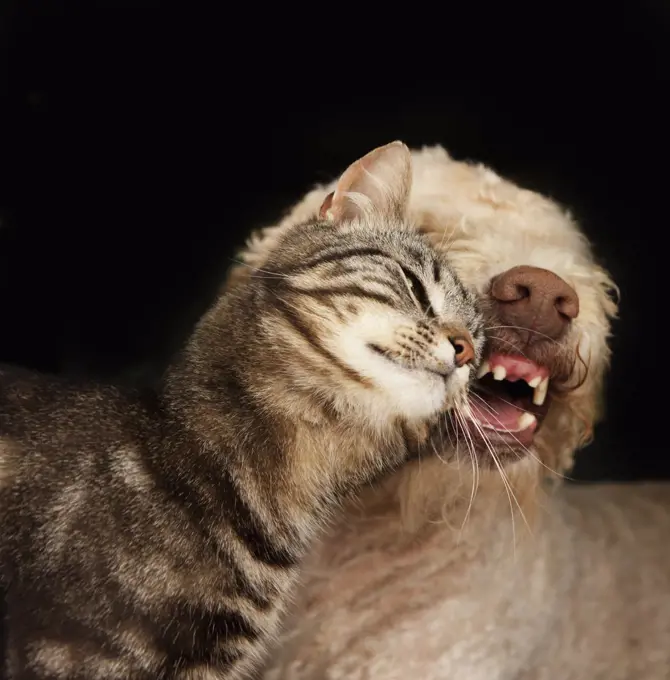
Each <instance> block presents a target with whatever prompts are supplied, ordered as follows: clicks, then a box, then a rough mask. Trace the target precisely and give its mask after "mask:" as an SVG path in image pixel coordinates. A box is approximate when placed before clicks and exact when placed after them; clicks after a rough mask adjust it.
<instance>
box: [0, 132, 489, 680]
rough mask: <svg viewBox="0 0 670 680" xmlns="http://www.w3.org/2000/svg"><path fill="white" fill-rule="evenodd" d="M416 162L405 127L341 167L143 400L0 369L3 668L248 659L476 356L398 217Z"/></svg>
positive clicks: (90, 674)
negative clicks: (344, 502) (333, 184)
mask: <svg viewBox="0 0 670 680" xmlns="http://www.w3.org/2000/svg"><path fill="white" fill-rule="evenodd" d="M410 169H411V168H410V160H409V152H408V151H407V149H406V148H405V147H404V146H403V145H401V144H398V143H396V144H393V145H389V146H387V147H383V148H382V149H379V150H376V151H375V152H372V154H369V155H368V156H366V157H365V158H363V159H362V160H361V161H358V162H357V163H356V164H354V165H353V166H352V167H351V168H350V169H349V170H348V171H347V172H346V173H345V174H344V175H343V177H342V180H341V183H340V185H339V186H338V191H336V192H335V194H334V195H333V196H332V197H330V198H329V199H328V201H327V204H326V205H324V210H323V217H322V218H321V219H319V220H318V221H316V222H312V223H309V224H305V225H303V226H302V227H298V228H296V229H294V230H291V232H290V233H288V234H287V236H286V238H285V239H284V241H283V242H282V243H281V244H280V245H279V246H278V247H277V249H276V251H275V254H274V255H273V256H272V257H271V258H270V260H269V261H268V262H267V264H266V265H265V267H264V269H263V271H256V272H254V274H253V275H252V276H251V277H250V279H249V282H248V284H246V285H245V286H240V287H238V288H237V289H236V290H235V291H234V292H232V293H231V294H229V295H227V296H222V297H221V298H220V299H219V300H218V301H217V302H216V303H215V304H214V306H213V307H212V309H211V310H210V311H209V312H208V313H207V314H206V315H205V316H204V318H203V319H202V321H201V322H200V323H199V325H198V326H197V328H196V330H195V332H194V334H193V336H192V337H191V339H190V340H189V341H188V343H187V344H186V347H185V349H184V350H183V352H182V353H181V354H180V356H179V357H178V358H177V360H176V361H175V362H174V364H173V365H172V366H171V368H170V370H169V371H168V374H167V377H166V380H165V382H164V386H163V388H162V389H161V390H159V391H158V393H156V394H154V393H152V394H139V393H132V394H131V393H126V392H123V391H122V390H119V389H116V388H113V387H102V386H90V385H88V386H86V385H79V384H73V383H70V382H68V381H66V380H63V379H60V378H58V379H57V378H49V377H45V376H39V375H34V374H31V373H28V372H25V371H21V370H16V369H9V368H3V369H2V370H0V522H1V524H2V538H1V540H0V549H1V558H2V579H3V585H4V587H5V588H6V589H7V592H8V598H7V611H8V616H7V621H6V623H7V630H8V649H7V662H6V669H5V670H6V672H7V673H8V675H9V678H12V679H17V678H18V679H21V680H23V679H31V678H35V679H37V678H40V679H44V678H68V679H73V680H74V679H81V680H83V679H84V678H85V679H86V680H102V679H103V678H104V679H105V680H114V679H121V678H123V679H137V680H143V679H145V678H146V679H147V680H148V679H149V678H151V679H156V678H164V679H166V680H167V679H168V678H175V679H176V678H180V679H181V678H183V679H186V678H192V679H196V678H237V677H239V676H240V675H241V674H242V673H243V672H244V671H245V670H248V669H249V668H250V666H251V665H252V664H253V662H254V660H255V659H258V658H259V657H260V656H261V655H262V653H263V651H264V649H265V647H266V644H267V642H268V641H269V640H270V639H271V638H272V636H273V635H274V634H275V633H276V631H277V629H278V625H279V623H280V620H281V616H282V613H283V611H284V608H285V604H286V601H287V598H288V597H289V596H290V592H291V587H292V586H293V584H294V582H295V580H296V576H297V569H298V566H299V563H300V560H301V558H302V556H303V555H304V554H305V551H306V549H307V548H308V546H309V543H310V541H311V540H312V539H313V537H314V535H315V533H316V531H317V530H318V528H319V526H320V525H322V524H323V522H324V520H326V519H327V517H328V515H329V513H330V512H331V511H332V509H333V508H334V507H335V506H336V505H337V503H338V501H339V500H340V499H341V498H342V497H343V496H344V495H345V494H348V493H350V492H351V491H353V490H355V489H356V487H358V486H360V485H361V484H364V483H367V482H369V481H371V480H372V479H373V478H374V477H376V476H377V475H379V474H381V473H383V472H384V471H385V470H388V469H390V468H392V467H393V466H396V465H398V464H401V463H402V462H403V461H404V460H405V459H406V458H407V456H408V455H410V454H411V453H412V452H414V451H416V448H415V445H416V444H418V445H419V446H421V445H424V446H425V445H426V435H427V434H428V435H429V434H430V430H429V429H427V427H428V426H430V425H431V424H432V423H433V421H434V419H435V417H436V416H437V415H438V414H439V413H441V412H442V411H443V410H444V409H446V408H449V407H450V405H452V404H454V403H456V402H457V401H458V400H461V399H463V397H464V393H465V390H467V385H468V381H469V379H470V375H471V373H472V372H473V371H474V370H475V369H476V366H477V363H478V361H479V358H480V355H481V350H482V343H483V328H482V322H481V319H480V317H479V315H478V312H477V311H476V309H475V305H474V300H473V298H472V297H471V296H470V295H469V294H468V293H467V292H466V291H465V290H464V289H463V287H462V286H461V285H460V283H459V282H458V281H457V279H456V278H455V276H454V274H453V273H452V272H451V270H450V268H449V266H448V264H447V262H446V261H445V260H444V258H443V256H441V255H439V254H437V252H436V251H435V250H434V249H433V248H431V247H430V245H429V244H428V243H427V242H426V241H424V240H423V237H422V236H420V235H419V234H418V233H417V232H416V231H414V230H412V229H408V228H407V225H406V223H405V222H404V217H403V215H404V210H405V203H406V200H407V193H408V188H409V184H410V181H411V173H410ZM464 348H470V350H471V352H470V354H467V352H465V354H464V353H463V350H464ZM466 355H467V356H466Z"/></svg>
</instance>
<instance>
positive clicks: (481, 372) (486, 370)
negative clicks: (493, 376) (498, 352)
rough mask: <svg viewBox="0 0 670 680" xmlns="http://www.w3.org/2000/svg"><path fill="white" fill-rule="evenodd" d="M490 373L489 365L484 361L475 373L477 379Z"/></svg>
mask: <svg viewBox="0 0 670 680" xmlns="http://www.w3.org/2000/svg"><path fill="white" fill-rule="evenodd" d="M490 372H491V364H489V362H488V361H485V362H484V363H483V364H482V365H481V366H480V367H479V370H478V371H477V377H478V378H483V377H484V376H485V375H486V374H487V373H490Z"/></svg>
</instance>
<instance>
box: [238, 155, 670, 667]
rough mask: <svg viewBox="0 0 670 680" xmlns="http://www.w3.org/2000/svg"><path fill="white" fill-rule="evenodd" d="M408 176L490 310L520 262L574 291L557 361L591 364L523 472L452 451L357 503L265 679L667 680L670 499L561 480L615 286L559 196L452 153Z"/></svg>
mask: <svg viewBox="0 0 670 680" xmlns="http://www.w3.org/2000/svg"><path fill="white" fill-rule="evenodd" d="M413 164H414V181H413V186H412V190H411V196H410V213H411V218H412V220H413V221H414V223H415V224H416V226H417V228H418V229H420V230H422V231H424V232H425V233H426V234H428V235H429V237H430V238H431V239H432V240H433V242H434V243H435V244H436V245H437V246H438V247H440V248H444V249H445V250H447V251H448V253H449V254H450V257H451V260H452V263H453V265H454V267H455V268H456V270H457V271H458V273H459V274H460V276H461V278H462V280H463V281H464V283H465V284H466V285H467V286H469V287H471V288H472V289H473V290H476V291H477V292H478V293H480V294H481V296H482V298H485V297H486V296H487V295H488V290H489V287H490V283H491V281H492V279H493V278H494V277H495V276H497V275H498V274H501V273H502V272H505V271H507V270H509V269H510V268H512V267H515V266H517V265H533V266H536V267H541V268H544V269H548V270H551V271H553V272H554V273H556V274H558V275H559V276H560V277H561V278H562V279H563V280H564V281H566V282H567V283H569V284H570V285H571V286H572V287H573V288H574V290H575V291H576V292H577V294H578V296H579V303H580V313H579V316H578V317H577V318H576V319H575V320H574V321H573V322H572V324H571V328H570V331H569V333H568V334H567V336H566V337H565V338H563V339H562V340H561V348H560V350H561V351H562V352H571V353H573V355H575V357H576V356H577V353H578V355H579V357H581V359H582V360H583V361H582V360H579V361H577V360H575V361H574V362H573V364H571V365H573V369H572V375H571V376H570V378H571V379H572V384H571V385H570V387H571V389H566V390H558V391H557V392H556V393H554V394H553V399H552V401H551V406H550V408H549V412H548V414H547V416H546V418H545V420H544V422H543V424H542V427H541V429H540V430H539V431H538V433H537V435H536V437H535V440H534V444H533V446H532V448H531V451H530V454H529V455H528V456H527V457H526V458H525V460H523V461H522V462H519V463H515V464H514V465H510V466H508V467H507V468H506V469H505V470H503V471H502V473H501V472H500V471H499V470H497V469H495V468H493V469H483V468H482V469H479V468H477V467H475V466H474V465H473V466H471V465H470V464H469V463H464V462H463V460H462V459H458V460H456V461H455V462H445V460H446V459H447V458H448V455H445V457H444V460H442V459H441V458H439V457H438V458H436V459H434V460H430V461H428V460H423V461H418V462H417V463H413V464H411V465H408V466H407V467H406V469H404V470H402V471H401V472H399V473H397V474H396V475H395V476H394V477H393V478H392V479H390V480H388V481H387V482H386V483H385V484H383V485H381V486H380V487H379V488H376V489H372V490H370V492H369V493H368V495H367V497H365V498H363V499H362V500H359V501H358V502H357V503H355V504H353V505H352V506H351V507H350V508H348V509H347V512H346V514H345V517H344V518H343V519H342V520H341V521H340V522H339V524H338V525H337V526H336V527H335V528H334V529H333V531H332V533H331V535H330V536H329V537H328V538H327V539H326V540H325V541H324V542H323V545H322V546H321V548H320V550H318V551H316V552H315V553H314V554H313V555H312V556H311V559H310V561H309V563H308V564H307V565H306V569H305V575H304V581H305V586H304V589H303V591H302V594H301V596H300V598H299V600H298V602H297V603H296V607H295V614H294V616H293V618H292V620H291V621H289V622H288V625H287V630H286V634H285V636H284V638H283V639H282V640H281V641H280V644H279V645H278V648H277V650H276V651H275V653H274V655H273V656H272V658H271V659H270V661H269V664H268V668H267V670H266V672H265V675H264V676H263V677H265V678H266V680H280V679H281V680H289V679H290V680H298V679H300V680H308V679H310V680H317V679H318V680H323V679H326V678H327V679H329V680H339V679H340V678H342V679H344V678H348V679H352V680H355V679H359V678H360V679H361V680H362V679H363V678H379V679H380V680H395V679H398V680H399V679H400V678H403V679H405V678H422V679H425V680H432V679H435V680H438V679H444V678H467V680H480V679H481V680H496V679H500V680H531V679H533V680H540V679H545V678H546V679H547V680H548V679H550V678H551V679H552V680H556V679H557V678H560V679H561V680H582V679H583V680H587V679H588V680H594V679H595V678H603V679H605V678H607V680H633V679H636V678H640V679H642V678H645V679H647V680H662V679H667V678H670V567H669V566H668V565H670V547H667V546H668V541H667V537H668V536H669V535H670V500H669V499H668V496H670V493H668V491H667V490H666V489H665V488H663V487H638V488H623V487H622V488H617V487H600V488H570V487H565V486H563V485H560V484H558V485H557V484H555V482H556V481H557V480H558V479H559V478H560V473H561V471H565V470H567V469H569V467H570V466H571V463H572V456H573V454H574V451H575V450H576V449H577V448H579V446H581V445H583V444H584V443H585V442H586V441H588V439H589V437H590V435H591V431H592V426H593V423H594V421H595V420H596V418H597V416H598V413H599V401H600V397H601V392H602V379H603V375H604V372H605V370H606V367H607V365H608V361H609V350H608V347H607V340H608V336H609V332H610V319H611V318H612V317H613V316H614V315H615V313H616V305H615V302H614V301H613V299H612V296H611V294H610V293H611V292H612V291H615V286H614V284H613V282H612V281H611V280H610V278H609V276H608V275H607V273H606V272H605V271H604V270H603V269H602V268H601V267H599V266H598V265H597V264H596V262H595V261H594V259H593V256H592V253H591V248H590V246H589V243H588V241H587V240H586V238H585V237H584V235H583V234H582V233H581V231H580V230H579V229H578V227H577V226H576V224H575V223H574V222H573V221H572V219H571V218H570V216H569V215H567V214H566V213H565V212H564V211H563V210H561V209H560V208H559V207H558V206H557V205H556V204H555V203H554V202H552V201H550V200H549V199H547V198H545V197H543V196H541V195H538V194H536V193H533V192H530V191H526V190H523V189H521V188H519V187H517V186H515V185H514V184H512V183H510V182H508V181H506V180H504V179H502V178H501V177H499V176H498V175H497V174H495V173H494V172H493V171H492V170H491V169H489V168H487V167H484V166H481V165H471V164H466V163H462V162H457V161H455V160H453V159H451V158H450V157H449V155H448V154H447V153H446V151H445V150H444V149H442V148H440V147H433V148H426V149H423V150H420V151H415V152H413ZM332 190H333V187H318V188H316V189H315V190H313V191H312V192H310V193H309V194H308V195H307V196H306V197H305V198H304V199H303V200H302V201H301V202H300V203H299V204H298V205H297V206H295V207H294V208H293V210H292V211H291V212H290V213H289V214H288V215H287V216H286V217H285V219H284V220H283V221H282V222H281V223H280V224H279V225H277V226H273V227H269V228H267V229H265V230H263V231H262V232H260V233H259V234H257V235H256V236H254V237H253V238H252V239H251V240H250V242H249V243H248V247H247V249H246V251H245V253H243V255H242V258H243V260H244V261H245V262H246V263H247V264H249V265H251V266H252V267H262V265H263V261H264V259H265V257H266V255H267V253H268V252H270V251H271V250H272V248H273V246H274V244H275V242H276V239H277V236H278V234H279V233H281V232H282V230H284V229H290V228H291V225H293V224H295V223H296V222H299V221H302V220H305V219H307V218H309V217H312V216H313V215H314V214H315V213H316V212H317V211H318V210H319V207H320V205H321V204H322V202H323V200H324V198H325V196H326V195H327V194H328V193H329V192H330V191H332ZM247 273H248V268H245V267H238V268H236V269H235V270H233V272H232V273H231V277H230V279H229V282H228V285H234V284H235V283H236V282H237V281H238V280H240V279H241V278H243V277H245V276H246V275H247ZM490 332H491V334H494V333H495V327H493V328H492V329H490ZM501 342H502V340H501ZM585 369H586V370H585ZM570 382H571V380H567V381H566V384H567V383H570ZM575 386H576V387H575ZM449 446H451V444H445V449H446V448H448V447H449ZM443 453H445V454H448V451H446V450H445V451H444V452H443ZM466 460H467V459H466ZM549 480H551V482H552V483H549Z"/></svg>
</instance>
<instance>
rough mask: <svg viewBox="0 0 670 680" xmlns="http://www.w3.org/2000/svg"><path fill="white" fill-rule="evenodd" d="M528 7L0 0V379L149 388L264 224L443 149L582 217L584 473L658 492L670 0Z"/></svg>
mask: <svg viewBox="0 0 670 680" xmlns="http://www.w3.org/2000/svg"><path fill="white" fill-rule="evenodd" d="M610 4H611V3H610ZM538 5H539V6H538V8H537V9H536V10H535V12H534V13H522V12H519V14H518V16H511V14H510V12H511V10H510V9H509V8H508V7H506V8H504V9H503V12H504V13H505V14H504V15H500V16H499V15H492V14H491V13H490V12H489V9H488V8H487V7H486V5H482V4H480V3H477V7H475V8H474V9H473V12H472V15H471V16H456V15H455V13H454V9H453V8H452V7H449V6H448V5H446V4H444V5H435V6H433V9H431V10H428V9H425V8H424V9H422V8H421V7H420V6H419V5H416V6H413V5H410V4H405V5H397V6H394V5H387V6H386V8H385V10H384V11H383V13H382V12H381V11H380V13H379V14H378V15H366V13H365V10H364V9H363V8H362V5H361V6H353V5H352V6H348V5H346V6H345V5H342V6H328V7H325V6H324V7H316V6H307V5H305V6H303V7H301V8H300V9H298V10H292V11H294V12H296V16H289V14H288V9H287V8H286V7H285V6H275V8H274V9H270V8H268V7H264V6H261V5H257V4H253V5H251V4H250V5H249V7H248V8H245V7H244V6H242V5H230V4H228V5H224V3H214V2H212V3H210V4H209V6H206V5H200V4H198V3H194V2H191V3H186V2H184V3H181V5H178V4H174V5H168V4H167V3H157V2H153V3H149V2H143V1H141V0H136V1H135V2H132V3H125V4H124V3H120V2H98V1H96V0H87V1H86V2H81V3H75V2H64V1H62V0H49V2H32V1H30V0H21V1H20V2H19V1H18V0H16V1H14V0H11V1H10V0H4V2H2V4H1V5H0V8H1V12H0V18H1V19H2V24H1V26H0V30H1V33H0V46H1V47H2V51H1V52H0V77H1V81H0V96H1V101H0V216H1V219H2V227H1V228H0V304H1V305H2V315H1V316H0V319H1V320H2V324H1V326H0V330H1V332H0V361H8V362H17V363H20V364H24V365H27V366H31V367H34V368H38V369H42V370H49V371H68V372H80V373H84V374H92V375H96V376H98V377H102V378H105V379H107V378H124V379H125V378H133V379H140V380H145V379H151V378H152V377H155V376H156V375H158V374H159V373H160V370H161V367H162V366H163V364H164V361H165V360H166V358H167V357H168V356H169V355H170V353H171V352H172V351H173V349H174V348H175V347H176V346H177V345H178V344H179V343H180V342H181V340H182V339H183V337H184V334H185V333H187V332H188V329H189V328H190V327H191V325H192V323H193V322H194V320H195V319H196V318H197V316H198V314H200V312H201V311H202V310H203V309H204V308H205V307H206V305H207V304H208V302H209V301H210V300H211V297H212V294H213V291H214V289H215V287H216V285H217V283H218V282H219V281H220V280H221V278H222V277H223V275H224V274H225V270H226V268H227V266H228V265H229V264H230V258H231V257H232V255H233V253H234V248H235V246H236V245H239V244H240V243H241V241H242V240H243V238H244V237H245V235H246V234H247V233H248V232H249V230H250V229H251V228H253V227H257V226H261V225H263V224H264V223H267V222H270V221H271V220H274V219H276V218H277V216H278V215H279V214H280V212H281V211H282V210H284V209H285V208H286V207H287V206H289V205H290V204H291V202H292V201H294V200H295V199H297V198H298V197H299V196H300V195H301V194H302V193H303V192H304V191H305V190H306V189H307V188H309V187H310V185H311V184H313V183H314V182H315V181H318V180H325V179H330V178H331V177H332V176H334V175H335V174H336V173H337V172H339V171H341V170H342V169H343V168H344V167H345V166H346V165H347V164H348V163H349V162H351V161H352V160H353V159H355V158H356V157H357V156H359V155H361V154H363V153H365V152H366V151H368V150H369V149H371V148H372V147H374V146H376V145H378V144H382V143H385V142H387V141H391V140H393V139H396V138H400V139H403V140H404V141H406V142H407V143H408V144H410V145H421V144H430V143H436V142H438V143H442V144H444V145H445V146H446V147H447V148H448V149H449V150H450V151H451V153H452V154H453V155H455V156H456V157H458V158H471V159H477V160H481V161H483V162H485V163H487V164H490V165H492V166H493V167H494V168H495V169H496V170H498V171H499V172H501V173H502V174H504V175H506V176H508V177H511V178H512V179H515V180H518V181H520V182H522V183H523V184H525V185H526V186H529V187H531V188H534V189H538V190H540V191H543V192H546V193H548V194H550V195H551V196H553V197H554V198H556V199H558V200H559V201H561V202H563V203H564V204H566V205H568V206H569V207H570V208H572V209H573V211H574V212H575V213H576V215H577V217H578V218H579V219H580V221H581V222H582V224H583V225H584V228H585V230H586V232H587V233H588V235H589V236H590V237H591V238H592V239H593V241H594V242H595V244H596V248H597V252H598V253H599V255H600V257H601V258H602V260H603V261H604V263H605V264H606V266H607V267H608V268H609V269H610V270H611V271H612V272H613V274H614V276H615V278H616V280H617V281H618V283H619V285H620V287H621V291H622V303H621V321H620V322H619V323H618V324H617V325H616V328H615V331H616V339H615V360H614V370H613V372H612V375H611V379H610V382H609V393H608V403H609V409H608V419H607V421H606V422H605V424H603V425H602V426H601V427H600V429H599V431H598V433H597V438H596V443H595V444H594V445H593V446H592V447H591V448H590V449H589V455H583V456H582V457H581V458H580V464H579V466H578V470H577V474H578V476H579V477H580V478H582V479H605V478H618V479H634V478H641V477H642V478H649V477H668V476H670V461H669V456H668V454H667V450H668V447H667V446H666V444H665V432H666V430H665V426H666V424H667V423H668V418H667V416H666V412H665V409H666V403H667V399H666V398H665V397H663V396H662V395H663V394H664V391H665V390H664V386H665V380H666V373H667V360H666V352H665V347H666V344H667V340H666V338H667V332H666V330H665V325H664V324H665V323H666V320H665V311H666V305H667V302H666V293H665V288H664V286H665V283H666V282H667V279H666V278H665V275H666V273H668V270H669V268H670V263H669V262H668V258H667V256H666V252H667V248H668V246H667V238H666V235H665V231H666V228H667V225H668V198H669V197H668V194H669V193H670V192H669V189H668V181H669V179H670V178H669V177H668V171H667V168H668V157H667V154H668V135H667V126H668V120H670V118H669V117H668V113H669V109H668V106H667V105H666V104H665V99H666V98H667V97H668V85H669V80H670V79H669V75H670V62H669V61H668V59H669V56H670V49H669V47H668V45H669V44H670V40H669V39H670V30H669V23H668V18H669V17H668V12H667V10H666V9H665V7H666V6H667V5H666V4H665V3H662V2H660V1H659V2H656V3H654V2H647V3H645V2H637V3H628V11H627V12H624V11H622V10H616V9H613V8H611V7H609V6H608V5H607V4H604V3H603V4H602V8H600V9H599V6H596V5H595V3H594V4H593V7H589V6H588V3H581V5H580V6H579V7H578V8H574V9H573V8H571V7H570V6H569V3H567V4H566V3H560V6H559V5H552V4H551V3H547V4H545V3H538ZM215 7H218V8H219V10H218V11H217V10H215V9H213V8H215ZM308 19H309V21H308ZM289 26H290V27H291V28H290V29H289Z"/></svg>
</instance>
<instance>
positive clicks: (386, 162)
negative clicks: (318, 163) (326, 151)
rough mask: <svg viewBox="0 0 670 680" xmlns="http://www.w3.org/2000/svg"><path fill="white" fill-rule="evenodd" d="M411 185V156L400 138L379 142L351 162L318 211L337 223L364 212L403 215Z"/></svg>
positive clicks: (360, 215)
mask: <svg viewBox="0 0 670 680" xmlns="http://www.w3.org/2000/svg"><path fill="white" fill-rule="evenodd" d="M411 187H412V157H411V154H410V151H409V149H408V148H407V147H406V146H405V145H404V144H403V143H402V142H392V143H391V144H387V145H386V146H380V147H379V148H377V149H374V150H373V151H371V152H370V153H368V154H366V155H365V156H363V158H360V159H359V160H357V161H356V162H355V163H352V164H351V165H350V166H349V167H348V168H347V169H346V170H345V172H344V174H343V175H342V177H340V180H339V182H338V183H337V186H336V188H335V191H334V192H333V193H331V194H328V196H327V197H326V199H325V200H324V202H323V204H322V205H321V210H320V211H319V215H320V217H321V218H322V219H325V220H328V221H329V222H333V223H334V224H339V223H341V222H345V221H349V220H353V219H356V218H360V217H363V216H366V215H375V214H378V215H382V216H392V217H402V216H404V215H405V213H406V211H407V202H408V200H409V192H410V189H411Z"/></svg>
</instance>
